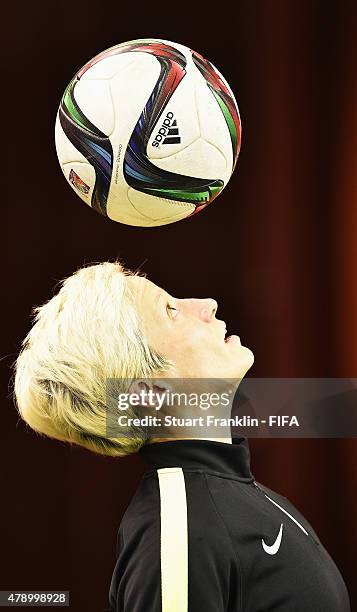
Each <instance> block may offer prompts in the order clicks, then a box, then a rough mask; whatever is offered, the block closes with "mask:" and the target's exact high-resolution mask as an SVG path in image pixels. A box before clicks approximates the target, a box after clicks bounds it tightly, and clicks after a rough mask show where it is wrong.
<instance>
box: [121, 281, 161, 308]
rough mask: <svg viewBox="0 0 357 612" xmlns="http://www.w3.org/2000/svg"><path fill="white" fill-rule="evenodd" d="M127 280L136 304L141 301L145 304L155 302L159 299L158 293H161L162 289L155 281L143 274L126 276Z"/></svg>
mask: <svg viewBox="0 0 357 612" xmlns="http://www.w3.org/2000/svg"><path fill="white" fill-rule="evenodd" d="M127 282H128V285H129V287H130V290H131V291H132V294H133V296H134V300H135V302H136V303H137V304H138V305H140V304H142V303H143V302H144V303H145V304H146V305H147V304H148V302H153V303H155V301H156V300H158V299H159V296H160V294H162V293H163V290H162V289H161V288H160V287H158V285H155V283H153V282H152V281H150V280H149V279H148V278H145V277H144V276H130V277H128V278H127Z"/></svg>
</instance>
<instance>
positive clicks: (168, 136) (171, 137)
mask: <svg viewBox="0 0 357 612" xmlns="http://www.w3.org/2000/svg"><path fill="white" fill-rule="evenodd" d="M180 142H181V138H180V136H179V131H178V127H177V121H176V119H174V114H173V113H172V112H171V111H170V112H168V113H166V117H165V119H164V120H163V122H162V124H161V128H160V129H159V131H158V133H157V134H156V136H155V139H154V140H153V142H152V146H153V147H159V146H160V145H161V144H163V145H168V144H180Z"/></svg>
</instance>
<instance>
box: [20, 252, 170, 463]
mask: <svg viewBox="0 0 357 612" xmlns="http://www.w3.org/2000/svg"><path fill="white" fill-rule="evenodd" d="M136 274H137V273H136V272H131V271H130V270H127V269H126V268H125V267H124V266H123V265H122V264H121V263H119V262H118V261H116V262H114V263H111V262H105V263H101V264H95V265H90V266H88V267H85V268H81V269H80V270H78V271H77V272H75V273H74V274H73V275H72V276H70V277H69V278H67V279H65V280H64V281H62V283H61V289H60V291H59V292H58V293H57V294H56V295H55V296H54V297H52V298H51V299H50V300H49V301H48V302H47V303H45V304H43V305H42V306H40V307H38V308H35V309H34V325H33V327H32V329H31V330H30V332H29V333H28V335H27V337H26V338H25V340H24V342H23V344H22V350H21V352H20V354H19V356H18V359H17V361H16V367H15V384H14V391H15V398H16V403H17V408H18V411H19V413H20V415H21V417H22V418H23V419H24V420H25V421H26V422H27V424H28V425H30V427H31V428H32V429H34V430H35V431H36V432H38V433H39V434H45V435H47V436H49V437H51V438H55V439H58V440H63V441H67V442H70V443H74V444H77V445H80V446H84V447H86V448H87V449H89V450H91V451H94V452H96V453H99V454H103V455H112V456H124V455H128V454H131V453H135V452H136V451H138V450H139V448H141V446H143V445H144V444H145V443H146V442H147V441H148V440H149V436H148V433H147V431H146V430H145V429H144V428H143V427H140V426H139V427H131V428H130V431H128V429H127V428H126V429H125V430H124V429H122V436H121V435H120V430H119V429H118V427H117V430H116V431H118V434H117V435H116V437H115V438H112V437H110V438H109V437H107V435H106V423H107V420H106V419H107V407H108V393H107V392H108V385H107V381H108V379H116V383H117V388H116V392H127V390H128V389H127V388H122V385H124V386H125V385H127V383H125V382H124V381H128V380H132V379H136V378H140V377H149V376H150V375H153V374H154V373H159V372H165V371H168V369H169V368H170V366H171V365H172V364H170V362H169V361H168V360H166V359H165V358H164V357H163V356H161V355H159V354H158V353H157V352H155V351H154V350H152V349H151V348H150V347H149V345H148V342H147V341H146V339H145V337H144V336H143V334H142V332H141V330H140V321H139V319H138V315H137V311H136V308H135V298H134V295H133V293H132V291H130V289H129V286H128V283H127V277H128V276H133V275H136ZM111 389H112V390H113V386H111ZM130 411H131V412H130ZM127 415H128V417H131V416H137V415H136V414H135V413H134V412H133V408H129V409H128V411H127Z"/></svg>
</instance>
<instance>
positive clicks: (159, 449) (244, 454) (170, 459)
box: [139, 438, 254, 482]
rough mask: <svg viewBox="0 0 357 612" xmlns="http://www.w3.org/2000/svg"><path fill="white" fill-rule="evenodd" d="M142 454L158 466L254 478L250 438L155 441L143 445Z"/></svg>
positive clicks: (153, 465) (158, 467) (146, 459)
mask: <svg viewBox="0 0 357 612" xmlns="http://www.w3.org/2000/svg"><path fill="white" fill-rule="evenodd" d="M139 454H140V455H141V457H142V459H143V460H144V461H145V463H147V464H149V465H150V466H152V467H153V468H155V469H160V468H165V467H182V468H194V469H201V470H203V471H204V472H215V473H218V474H221V475H223V476H227V477H229V476H230V477H231V478H239V479H241V480H244V481H247V482H252V481H253V480H254V477H253V475H252V473H251V471H250V452H249V445H248V440H247V438H233V439H232V444H230V443H226V442H216V441H214V440H201V439H199V440H169V441H166V442H154V443H152V444H145V445H144V446H142V447H141V448H140V450H139Z"/></svg>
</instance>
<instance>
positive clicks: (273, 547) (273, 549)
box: [262, 523, 283, 555]
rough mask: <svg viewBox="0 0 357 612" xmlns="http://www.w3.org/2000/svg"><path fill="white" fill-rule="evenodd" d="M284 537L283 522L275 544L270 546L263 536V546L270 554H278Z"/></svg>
mask: <svg viewBox="0 0 357 612" xmlns="http://www.w3.org/2000/svg"><path fill="white" fill-rule="evenodd" d="M282 537H283V523H281V525H280V529H279V533H278V535H277V537H276V540H275V542H274V544H272V545H271V546H268V544H266V543H265V542H264V540H263V538H262V546H263V548H264V550H265V552H266V553H268V555H276V553H277V552H278V550H279V548H280V544H281V540H282Z"/></svg>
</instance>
